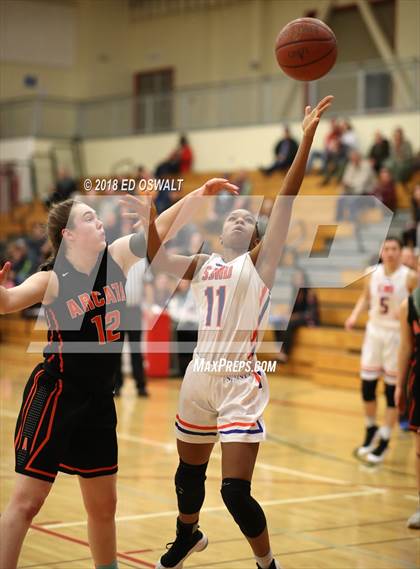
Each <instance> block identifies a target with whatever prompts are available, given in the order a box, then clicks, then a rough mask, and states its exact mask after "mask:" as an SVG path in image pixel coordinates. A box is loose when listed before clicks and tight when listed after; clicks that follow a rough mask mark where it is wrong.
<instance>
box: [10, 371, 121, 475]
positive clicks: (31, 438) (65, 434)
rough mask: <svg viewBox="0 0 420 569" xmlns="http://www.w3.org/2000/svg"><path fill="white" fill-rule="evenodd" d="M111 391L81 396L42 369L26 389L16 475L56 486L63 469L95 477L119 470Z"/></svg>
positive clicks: (18, 433)
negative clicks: (57, 477) (56, 478)
mask: <svg viewBox="0 0 420 569" xmlns="http://www.w3.org/2000/svg"><path fill="white" fill-rule="evenodd" d="M116 426H117V416H116V413H115V405H114V399H113V395H112V392H110V391H106V392H99V393H98V392H96V393H94V392H86V391H83V392H81V391H80V390H75V389H74V387H72V386H71V385H67V384H66V382H65V379H60V378H57V379H55V378H53V377H52V376H50V375H48V374H47V373H46V372H45V370H44V368H43V364H38V365H37V366H36V367H35V369H34V370H33V372H32V374H31V376H30V378H29V380H28V383H27V384H26V387H25V390H24V393H23V401H22V406H21V409H20V412H19V416H18V420H17V424H16V431H15V461H16V462H15V470H16V472H18V473H20V474H25V475H27V476H32V477H34V478H38V479H40V480H46V481H47V482H54V480H55V477H56V475H57V472H58V471H59V470H60V471H62V472H66V473H67V474H78V475H79V476H82V477H84V478H93V477H96V476H104V475H109V474H115V473H116V472H117V470H118V446H117V435H116Z"/></svg>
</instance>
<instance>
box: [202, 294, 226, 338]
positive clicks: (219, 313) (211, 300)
mask: <svg viewBox="0 0 420 569" xmlns="http://www.w3.org/2000/svg"><path fill="white" fill-rule="evenodd" d="M204 295H205V296H206V298H207V316H206V326H211V321H212V316H213V306H214V296H215V294H214V287H213V286H208V287H207V288H206V290H205V291H204ZM216 296H217V297H218V303H217V321H216V326H217V328H220V326H221V323H222V314H223V308H224V306H225V299H226V286H225V285H222V286H219V288H218V289H217V290H216Z"/></svg>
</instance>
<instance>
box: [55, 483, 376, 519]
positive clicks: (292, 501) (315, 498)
mask: <svg viewBox="0 0 420 569" xmlns="http://www.w3.org/2000/svg"><path fill="white" fill-rule="evenodd" d="M385 492H386V490H379V489H374V488H367V489H365V490H360V491H356V492H337V493H336V494H319V495H317V496H303V497H302V498H284V499H282V500H266V501H262V502H260V504H261V506H263V507H266V506H281V505H283V504H304V503H309V502H323V501H328V500H340V499H343V498H354V497H356V496H373V495H374V494H384V493H385ZM225 510H226V507H225V506H214V507H211V508H202V510H201V512H224V511H225ZM177 515H178V510H167V511H165V512H152V513H150V514H136V515H132V516H117V517H116V518H115V520H116V521H117V522H130V521H134V520H147V519H152V518H153V519H154V518H165V517H172V516H177ZM86 523H87V522H86V520H84V521H80V522H67V523H65V522H64V523H60V524H51V525H45V526H44V528H47V529H56V528H63V527H76V526H85V525H86Z"/></svg>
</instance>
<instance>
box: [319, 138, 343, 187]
mask: <svg viewBox="0 0 420 569" xmlns="http://www.w3.org/2000/svg"><path fill="white" fill-rule="evenodd" d="M346 161H347V154H346V147H345V146H344V145H343V144H342V142H341V140H338V139H333V140H331V142H330V145H329V150H328V153H327V155H326V159H325V166H324V170H323V172H322V173H323V175H324V178H323V180H322V182H321V186H326V185H327V184H329V183H330V182H331V181H332V180H333V179H334V178H335V179H336V180H337V182H339V181H340V180H341V178H342V175H343V171H344V167H345V165H346Z"/></svg>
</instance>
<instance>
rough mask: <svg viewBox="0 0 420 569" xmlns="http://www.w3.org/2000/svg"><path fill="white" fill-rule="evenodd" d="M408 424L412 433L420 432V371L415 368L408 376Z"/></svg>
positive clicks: (417, 367)
mask: <svg viewBox="0 0 420 569" xmlns="http://www.w3.org/2000/svg"><path fill="white" fill-rule="evenodd" d="M407 409H408V424H409V427H410V431H414V432H417V433H419V432H420V370H419V366H413V367H412V369H411V370H410V374H409V376H408V386H407Z"/></svg>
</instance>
